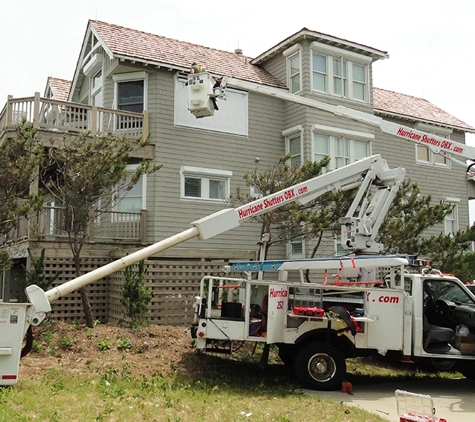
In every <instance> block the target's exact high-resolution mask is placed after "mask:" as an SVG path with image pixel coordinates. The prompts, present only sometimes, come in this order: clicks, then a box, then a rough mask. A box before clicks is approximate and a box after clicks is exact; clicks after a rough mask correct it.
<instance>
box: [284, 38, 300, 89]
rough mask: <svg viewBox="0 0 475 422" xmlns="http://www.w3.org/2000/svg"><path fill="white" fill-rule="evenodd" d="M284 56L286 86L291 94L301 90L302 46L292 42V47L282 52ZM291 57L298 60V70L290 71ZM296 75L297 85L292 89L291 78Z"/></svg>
mask: <svg viewBox="0 0 475 422" xmlns="http://www.w3.org/2000/svg"><path fill="white" fill-rule="evenodd" d="M283 55H284V57H285V58H286V68H287V87H288V89H289V92H290V93H291V94H296V93H298V92H301V91H302V46H301V45H300V44H298V43H297V44H294V45H293V46H292V47H290V48H288V49H287V50H285V51H284V52H283ZM293 59H297V60H298V66H299V71H298V72H296V73H294V74H293V73H292V65H291V62H292V60H293ZM295 76H298V81H299V87H298V89H297V90H295V91H294V90H293V89H292V79H293V77H295Z"/></svg>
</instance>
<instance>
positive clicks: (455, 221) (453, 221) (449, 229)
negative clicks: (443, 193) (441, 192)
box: [444, 197, 461, 236]
mask: <svg viewBox="0 0 475 422" xmlns="http://www.w3.org/2000/svg"><path fill="white" fill-rule="evenodd" d="M460 201H461V200H460V198H453V197H447V198H444V202H445V203H447V204H450V205H453V210H452V212H451V213H450V214H447V215H446V216H445V218H444V233H445V234H446V235H450V236H454V235H455V233H457V232H458V231H459V229H460V227H459V211H458V204H459V202H460Z"/></svg>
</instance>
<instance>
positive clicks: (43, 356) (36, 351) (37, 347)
mask: <svg viewBox="0 0 475 422" xmlns="http://www.w3.org/2000/svg"><path fill="white" fill-rule="evenodd" d="M33 335H34V341H35V342H34V348H33V351H32V352H30V354H28V355H27V356H25V357H24V358H23V359H22V360H21V362H20V379H22V378H28V379H32V378H38V377H43V376H44V375H45V371H48V370H50V369H58V370H61V371H64V372H66V373H71V374H75V373H88V372H89V373H91V374H92V373H98V372H102V371H106V370H108V369H110V368H113V369H121V368H122V369H124V368H125V369H126V370H127V371H128V372H129V373H130V374H131V375H135V376H137V375H145V376H150V375H152V374H155V373H160V374H162V375H170V374H172V373H174V372H177V371H178V372H181V369H183V368H181V367H183V365H184V362H185V361H186V356H187V355H190V353H191V352H192V350H191V349H190V344H191V341H192V339H191V336H190V332H189V328H188V327H172V326H161V325H151V326H149V327H146V328H142V329H130V328H123V327H115V326H111V325H108V324H105V325H98V326H96V327H95V328H93V329H88V328H86V327H85V326H83V325H71V324H67V323H64V322H54V323H52V324H43V325H42V326H40V327H34V328H33Z"/></svg>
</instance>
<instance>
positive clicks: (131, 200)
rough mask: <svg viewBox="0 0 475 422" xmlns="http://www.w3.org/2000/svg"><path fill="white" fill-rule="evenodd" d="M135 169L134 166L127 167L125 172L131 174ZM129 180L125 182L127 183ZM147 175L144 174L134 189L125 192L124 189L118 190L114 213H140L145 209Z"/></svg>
mask: <svg viewBox="0 0 475 422" xmlns="http://www.w3.org/2000/svg"><path fill="white" fill-rule="evenodd" d="M136 168H137V166H136V165H128V166H127V167H126V169H127V171H129V172H130V173H132V172H133V171H135V169H136ZM129 180H130V178H129V179H128V180H127V181H129ZM146 193H147V175H146V174H144V175H143V176H142V177H141V178H140V180H139V181H138V182H137V183H136V184H135V185H134V187H133V188H132V189H131V190H129V191H127V190H125V189H121V190H119V192H118V193H117V200H116V201H115V203H116V205H115V207H114V211H119V212H137V213H138V212H140V211H141V210H144V209H146V208H147V198H146Z"/></svg>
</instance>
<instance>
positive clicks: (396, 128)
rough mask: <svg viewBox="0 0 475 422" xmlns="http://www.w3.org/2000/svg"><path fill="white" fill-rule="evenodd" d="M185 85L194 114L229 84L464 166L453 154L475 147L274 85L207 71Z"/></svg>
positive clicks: (206, 111)
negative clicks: (321, 112)
mask: <svg viewBox="0 0 475 422" xmlns="http://www.w3.org/2000/svg"><path fill="white" fill-rule="evenodd" d="M188 86H189V99H190V102H189V107H188V108H189V110H190V111H191V113H193V114H194V115H195V116H196V117H205V116H212V115H213V114H214V106H213V103H212V102H211V100H210V99H209V98H211V97H214V98H221V99H225V98H226V88H227V87H228V86H229V87H232V88H238V89H243V90H246V91H250V92H258V93H261V94H264V95H269V96H272V97H275V98H280V99H281V100H285V101H290V102H293V103H297V104H302V105H305V106H308V107H312V108H316V109H319V110H324V111H328V112H329V113H332V114H334V115H337V116H342V117H346V118H348V119H352V120H355V121H358V122H362V123H366V124H369V125H371V126H373V127H377V128H379V129H380V130H381V131H382V132H384V133H388V134H391V135H394V136H397V137H398V138H402V139H405V140H407V141H412V142H415V143H419V144H422V145H425V146H426V147H428V148H429V149H430V150H431V151H432V152H434V153H435V154H442V155H444V156H446V157H447V158H449V159H450V160H452V161H454V162H456V163H457V164H460V165H462V166H464V167H467V164H466V163H465V162H462V161H459V160H457V159H455V158H454V156H457V157H460V158H462V159H465V160H472V161H473V160H475V147H472V146H469V145H465V144H462V143H459V142H454V141H451V140H449V139H445V138H443V137H441V136H437V135H433V134H430V133H427V132H423V131H420V130H417V129H414V128H410V127H407V126H404V125H400V124H397V123H393V122H388V121H386V120H384V119H382V118H380V117H377V116H375V115H373V114H370V113H365V112H362V111H359V110H354V109H352V108H348V107H344V106H341V105H336V106H335V105H331V104H327V103H324V102H321V101H317V100H313V99H311V98H305V97H301V96H299V95H295V94H290V93H289V92H285V91H283V90H281V89H278V88H273V87H269V86H265V85H258V84H255V83H252V82H247V81H242V80H240V79H235V78H232V77H223V78H222V80H221V83H218V84H216V83H215V80H214V79H213V77H212V76H211V75H210V74H209V73H207V72H205V73H199V74H194V75H189V76H188Z"/></svg>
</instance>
